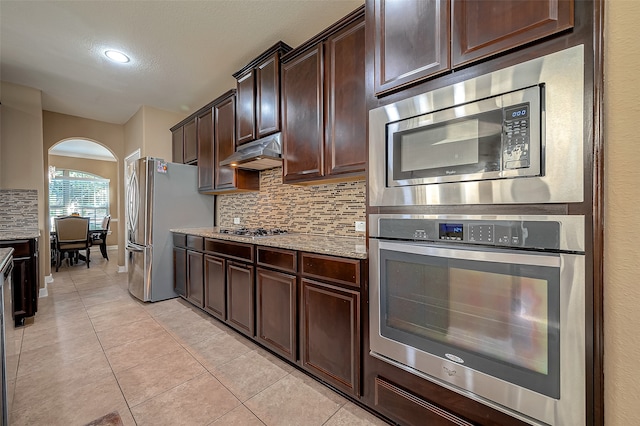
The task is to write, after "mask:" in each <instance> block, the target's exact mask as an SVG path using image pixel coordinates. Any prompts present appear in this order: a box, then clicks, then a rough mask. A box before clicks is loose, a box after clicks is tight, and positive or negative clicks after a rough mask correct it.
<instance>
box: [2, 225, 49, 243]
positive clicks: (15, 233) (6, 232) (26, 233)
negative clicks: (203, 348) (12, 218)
mask: <svg viewBox="0 0 640 426" xmlns="http://www.w3.org/2000/svg"><path fill="white" fill-rule="evenodd" d="M39 237H40V230H39V229H38V228H20V227H16V228H3V229H0V241H11V240H29V239H31V238H39Z"/></svg>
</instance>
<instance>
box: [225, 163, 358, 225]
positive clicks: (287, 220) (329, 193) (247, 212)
mask: <svg viewBox="0 0 640 426" xmlns="http://www.w3.org/2000/svg"><path fill="white" fill-rule="evenodd" d="M365 203H366V200H365V181H364V180H359V181H353V182H342V183H332V184H323V185H314V186H297V185H285V184H283V183H282V167H278V168H275V169H270V170H263V171H261V172H260V191H259V192H248V193H238V194H225V195H219V196H218V200H217V214H218V218H217V219H218V220H217V224H218V226H219V227H220V228H229V229H231V228H239V227H242V226H244V227H247V228H257V227H264V228H283V229H286V230H288V231H291V232H303V233H312V234H325V235H336V236H349V237H355V236H364V232H355V228H354V222H355V221H364V220H365V218H366V213H365ZM236 217H237V218H240V225H235V224H234V223H233V218H236Z"/></svg>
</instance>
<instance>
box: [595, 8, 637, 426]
mask: <svg viewBox="0 0 640 426" xmlns="http://www.w3.org/2000/svg"><path fill="white" fill-rule="evenodd" d="M605 4H606V14H605V36H606V37H605V42H606V45H605V91H604V96H605V104H604V108H603V110H604V114H605V158H606V160H605V245H604V268H605V274H604V275H605V279H604V310H605V311H604V321H605V324H604V351H605V352H604V357H605V358H604V362H605V368H604V374H605V417H606V420H605V424H606V425H607V426H627V425H632V424H638V422H639V421H640V420H639V419H640V373H639V371H640V332H638V326H639V325H640V242H639V241H640V240H639V236H640V213H639V212H640V167H639V166H638V159H639V158H640V137H639V136H638V117H640V103H638V102H639V99H640V76H639V70H640V36H638V32H637V27H638V22H639V21H640V1H631V0H608V1H607V2H606V3H605Z"/></svg>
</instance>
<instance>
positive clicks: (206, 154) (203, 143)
mask: <svg viewBox="0 0 640 426" xmlns="http://www.w3.org/2000/svg"><path fill="white" fill-rule="evenodd" d="M197 124H198V132H197V134H198V190H199V191H210V190H212V189H213V173H214V170H213V111H212V110H211V109H209V110H207V111H206V112H205V113H203V114H201V115H199V116H198V120H197Z"/></svg>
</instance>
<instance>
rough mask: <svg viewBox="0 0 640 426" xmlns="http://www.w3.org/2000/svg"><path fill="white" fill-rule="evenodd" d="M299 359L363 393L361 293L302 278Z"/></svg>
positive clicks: (321, 374)
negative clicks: (361, 369) (361, 376)
mask: <svg viewBox="0 0 640 426" xmlns="http://www.w3.org/2000/svg"><path fill="white" fill-rule="evenodd" d="M301 285H302V300H301V303H300V305H301V308H300V361H301V364H302V366H303V367H304V368H305V369H306V370H308V371H310V372H311V373H313V374H314V375H316V376H318V377H320V378H321V379H322V380H324V381H326V382H328V383H330V384H331V385H333V386H335V387H336V388H339V389H341V390H343V391H345V392H348V393H350V394H353V395H359V392H360V292H359V291H356V290H350V289H346V288H342V287H338V286H335V285H330V284H326V283H322V282H319V281H314V280H310V279H307V278H302V280H301Z"/></svg>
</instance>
